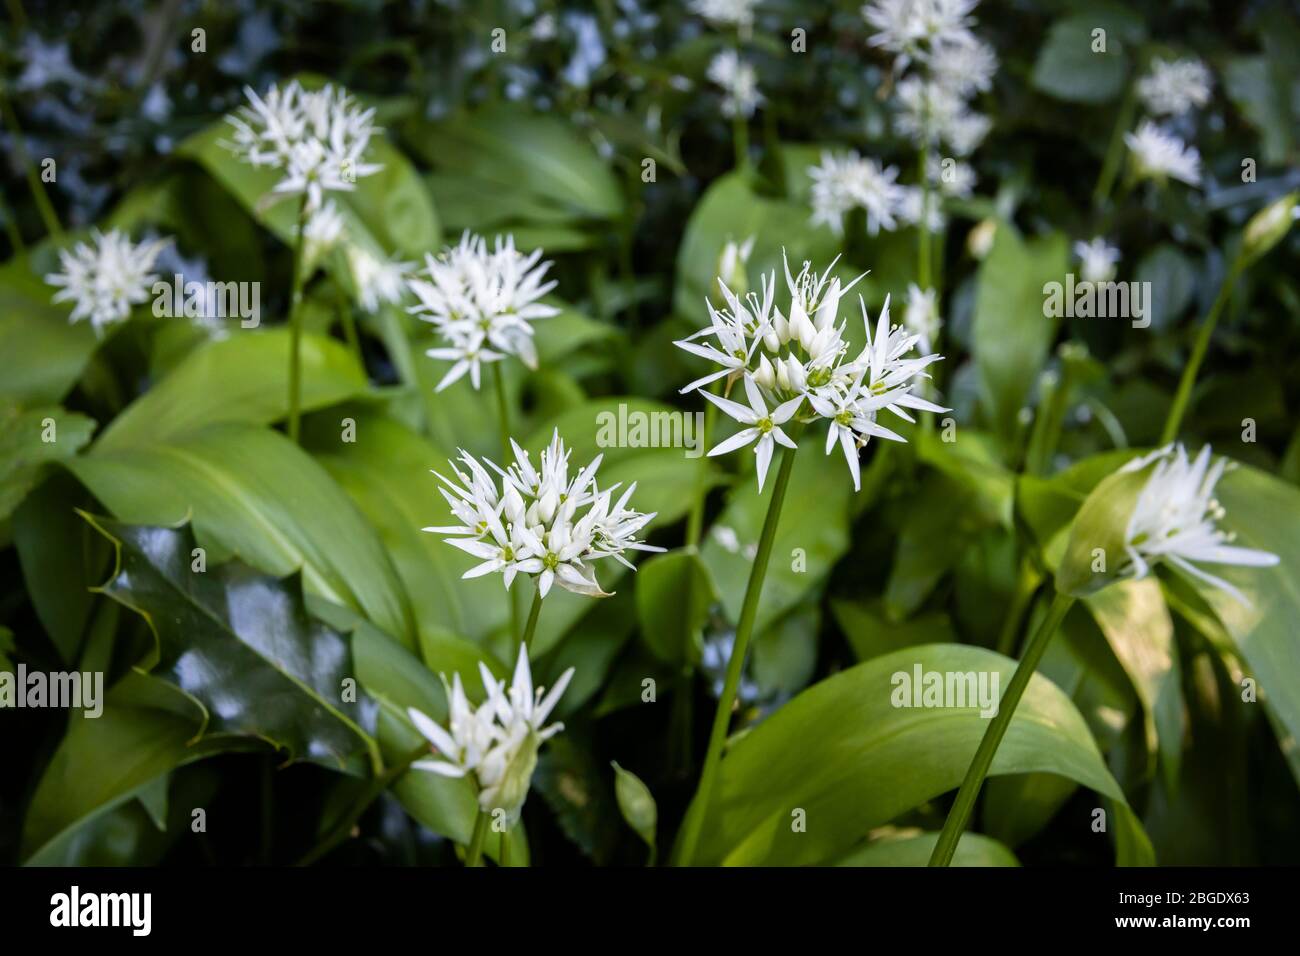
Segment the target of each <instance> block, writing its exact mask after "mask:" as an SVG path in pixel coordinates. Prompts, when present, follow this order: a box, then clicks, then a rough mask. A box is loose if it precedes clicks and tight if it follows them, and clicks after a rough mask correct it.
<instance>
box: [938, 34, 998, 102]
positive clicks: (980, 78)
mask: <svg viewBox="0 0 1300 956" xmlns="http://www.w3.org/2000/svg"><path fill="white" fill-rule="evenodd" d="M925 62H926V66H928V67H929V69H930V75H931V76H932V77H933V78H934V81H935V82H936V83H938V84H939V85H940V86H942V87H945V88H946V89H948V90H949V91H951V92H952V93H953V94H954V95H956V96H959V97H961V98H962V99H969V98H970V97H972V96H974V95H975V94H976V93H987V92H988V91H989V90H990V89H992V88H993V77H994V75H995V74H996V73H997V71H998V55H997V54H996V53H995V52H994V51H993V48H992V47H991V46H989V45H988V44H987V43H985V42H984V41H983V40H979V39H977V38H976V37H975V36H974V35H973V34H970V33H966V34H963V35H960V36H958V37H954V38H953V39H950V40H941V41H939V42H938V43H936V44H934V46H932V47H931V50H930V55H929V56H928V57H927V58H926V61H925Z"/></svg>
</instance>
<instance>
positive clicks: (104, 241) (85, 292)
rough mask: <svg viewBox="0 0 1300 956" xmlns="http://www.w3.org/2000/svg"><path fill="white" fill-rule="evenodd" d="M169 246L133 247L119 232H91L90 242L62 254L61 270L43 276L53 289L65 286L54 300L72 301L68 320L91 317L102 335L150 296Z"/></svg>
mask: <svg viewBox="0 0 1300 956" xmlns="http://www.w3.org/2000/svg"><path fill="white" fill-rule="evenodd" d="M170 242H171V239H155V240H152V241H149V242H141V243H133V242H131V240H130V238H128V237H127V235H126V234H125V233H122V232H119V231H118V230H116V229H110V230H109V231H108V232H107V233H101V232H99V230H93V231H92V232H91V234H90V242H88V243H87V242H79V243H77V244H76V246H74V247H73V248H72V249H70V250H69V249H62V250H60V251H59V264H60V265H61V266H62V267H63V268H62V271H60V272H53V273H50V274H49V275H47V276H46V277H45V281H46V282H47V283H49V284H50V285H53V286H60V287H61V288H60V289H59V291H58V292H56V293H55V294H54V298H53V301H55V302H71V303H73V308H72V314H71V315H70V316H69V321H70V322H80V321H81V320H82V319H90V324H91V325H92V326H94V329H95V332H96V334H99V333H102V331H103V329H104V326H106V325H109V324H110V323H112V322H120V321H122V320H123V319H125V318H127V317H128V316H129V315H130V314H131V307H132V306H133V305H139V304H140V303H141V302H144V301H146V300H147V299H148V298H149V293H150V290H151V289H152V288H153V284H154V282H155V280H157V278H158V276H156V275H155V274H153V273H152V272H150V271H149V270H151V269H152V268H153V267H154V263H155V262H156V261H157V259H158V254H159V253H160V252H162V250H163V248H164V247H165V246H167V244H168V243H170Z"/></svg>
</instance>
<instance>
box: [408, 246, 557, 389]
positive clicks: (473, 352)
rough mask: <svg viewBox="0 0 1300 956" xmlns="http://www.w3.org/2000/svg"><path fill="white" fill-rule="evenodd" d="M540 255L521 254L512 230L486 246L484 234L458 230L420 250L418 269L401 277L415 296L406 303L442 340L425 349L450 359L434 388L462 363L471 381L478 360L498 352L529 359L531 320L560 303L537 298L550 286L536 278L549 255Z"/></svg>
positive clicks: (532, 355)
mask: <svg viewBox="0 0 1300 956" xmlns="http://www.w3.org/2000/svg"><path fill="white" fill-rule="evenodd" d="M541 256H542V250H540V249H535V250H534V251H533V252H532V253H531V254H530V255H527V256H525V255H523V254H522V253H521V252H519V250H517V249H516V248H515V242H514V237H513V236H507V237H505V238H502V237H497V240H496V244H495V247H494V248H493V250H492V251H490V252H489V251H488V247H487V241H486V240H484V239H483V238H482V237H480V236H475V235H473V234H472V233H469V232H466V233H465V234H464V235H463V236H462V237H461V241H460V244H459V245H456V246H452V247H450V248H448V249H446V250H444V251H443V253H442V254H441V255H439V256H437V257H434V256H426V257H425V270H424V272H422V273H420V275H419V276H418V277H416V278H413V279H410V280H409V284H410V288H411V291H412V292H414V293H415V296H416V299H417V300H418V302H417V304H416V305H414V306H411V307H410V308H409V309H408V310H407V311H409V312H411V313H412V314H414V315H415V316H417V317H418V318H420V319H423V320H424V321H426V322H430V323H432V324H433V325H434V327H435V328H436V329H437V330H438V332H439V334H440V335H441V336H442V337H443V338H444V339H445V340H446V343H447V344H446V345H445V346H442V347H439V348H434V349H429V351H428V352H427V353H426V354H428V355H429V356H431V357H433V358H437V359H442V360H445V361H453V362H455V363H456V364H455V365H453V367H452V369H451V370H450V371H449V372H448V373H447V374H446V375H445V376H444V377H443V379H442V381H441V382H439V383H438V387H437V390H438V391H442V390H443V389H444V388H446V387H447V386H449V385H451V384H452V383H453V382H455V381H456V380H457V379H459V378H460V377H461V376H463V375H464V374H465V372H467V371H468V372H470V373H471V374H470V379H471V381H472V383H473V385H474V387H475V388H478V387H479V382H480V379H479V374H478V367H479V363H480V362H492V361H497V360H499V359H501V358H503V357H504V356H506V355H514V356H517V357H518V358H519V359H520V360H521V361H522V362H523V363H524V364H525V365H527V366H528V367H529V368H536V367H537V349H536V346H535V345H534V344H533V328H532V323H533V322H535V321H537V320H538V319H546V318H550V317H551V316H553V315H558V314H559V311H560V310H559V309H557V308H555V307H554V306H550V305H546V304H545V303H543V302H539V301H538V300H539V299H541V297H542V296H544V295H546V294H547V293H548V292H550V291H551V290H552V289H553V288H555V282H554V281H550V282H546V281H544V279H545V277H546V272H547V270H548V269H549V268H550V267H551V263H550V262H542V263H540V264H538V260H540V259H541Z"/></svg>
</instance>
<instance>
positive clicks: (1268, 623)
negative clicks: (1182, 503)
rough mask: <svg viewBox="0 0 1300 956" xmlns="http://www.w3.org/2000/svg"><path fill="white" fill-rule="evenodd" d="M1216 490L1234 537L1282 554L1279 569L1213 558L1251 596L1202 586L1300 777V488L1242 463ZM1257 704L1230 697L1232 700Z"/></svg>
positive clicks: (1223, 524)
mask: <svg viewBox="0 0 1300 956" xmlns="http://www.w3.org/2000/svg"><path fill="white" fill-rule="evenodd" d="M1215 497H1216V498H1217V499H1218V501H1219V503H1220V504H1222V505H1223V508H1224V510H1225V512H1226V516H1225V517H1224V518H1223V519H1222V520H1221V521H1220V522H1219V524H1220V526H1221V527H1222V528H1224V529H1225V530H1227V531H1230V532H1232V533H1234V534H1235V535H1236V540H1235V542H1234V544H1237V545H1240V546H1241V547H1246V548H1260V549H1262V550H1265V551H1270V552H1272V553H1273V554H1276V555H1277V556H1278V557H1279V558H1280V559H1281V560H1280V563H1279V564H1278V565H1277V566H1275V567H1271V568H1250V567H1234V566H1229V565H1206V569H1207V570H1209V571H1210V572H1212V573H1213V574H1215V575H1217V576H1219V577H1222V578H1223V579H1224V580H1225V581H1227V582H1228V583H1230V584H1232V585H1233V586H1235V587H1236V588H1237V589H1238V590H1240V591H1241V592H1242V593H1243V594H1244V595H1245V596H1246V598H1247V600H1248V601H1249V602H1250V603H1249V604H1248V605H1247V604H1241V603H1240V602H1238V601H1236V600H1235V599H1234V598H1233V597H1232V596H1231V595H1229V594H1226V593H1225V592H1223V591H1222V590H1219V589H1217V588H1214V587H1212V586H1210V585H1207V584H1205V583H1203V582H1194V583H1195V585H1196V589H1197V590H1198V591H1199V592H1200V594H1201V596H1202V597H1203V598H1204V599H1205V601H1206V602H1207V603H1208V604H1209V605H1210V607H1211V608H1213V609H1214V612H1215V614H1217V615H1218V617H1219V620H1221V621H1222V622H1223V626H1224V627H1225V628H1226V629H1227V632H1228V634H1229V635H1231V637H1232V640H1233V642H1234V643H1235V644H1236V646H1237V649H1238V650H1239V651H1240V652H1241V656H1242V657H1243V658H1244V659H1245V661H1246V663H1247V664H1248V665H1249V668H1250V670H1251V672H1252V673H1253V674H1254V676H1255V678H1256V680H1257V681H1258V684H1259V700H1260V701H1261V702H1262V703H1263V705H1264V711H1265V713H1267V714H1268V716H1269V719H1270V721H1271V722H1272V724H1273V729H1274V731H1275V732H1276V733H1277V739H1278V743H1279V745H1280V746H1281V748H1282V754H1283V756H1285V757H1286V759H1287V761H1288V762H1289V763H1290V765H1291V770H1292V773H1293V774H1295V776H1296V779H1297V781H1300V743H1297V741H1298V740H1300V686H1297V684H1296V680H1295V675H1296V669H1297V666H1300V490H1297V489H1296V488H1295V487H1293V486H1292V485H1289V484H1287V483H1286V482H1283V481H1280V480H1278V479H1277V478H1274V477H1272V476H1271V475H1268V474H1266V473H1265V472H1262V471H1259V470H1258V469H1255V468H1249V467H1246V466H1244V465H1243V466H1239V467H1237V468H1235V469H1233V470H1230V471H1229V472H1228V473H1227V474H1226V475H1225V476H1224V477H1223V479H1222V480H1221V481H1220V482H1219V485H1218V487H1217V489H1216V490H1215ZM1234 705H1238V706H1251V705H1249V704H1239V703H1237V704H1234V703H1229V704H1228V705H1226V706H1234Z"/></svg>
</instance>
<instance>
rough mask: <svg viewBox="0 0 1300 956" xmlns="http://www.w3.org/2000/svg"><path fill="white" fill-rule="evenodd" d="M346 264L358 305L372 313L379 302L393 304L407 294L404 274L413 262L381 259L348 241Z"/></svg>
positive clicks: (412, 266) (380, 303)
mask: <svg viewBox="0 0 1300 956" xmlns="http://www.w3.org/2000/svg"><path fill="white" fill-rule="evenodd" d="M348 268H349V270H350V271H351V273H352V283H353V285H355V286H356V290H357V298H358V300H360V302H361V308H363V309H365V310H366V311H367V312H371V313H374V312H378V311H379V307H380V306H381V305H385V304H388V305H396V304H397V303H399V302H401V301H402V299H403V298H405V297H406V290H407V276H408V275H409V274H410V272H411V270H412V269H414V268H415V264H414V263H412V262H401V261H397V260H391V259H380V258H379V257H378V256H374V255H371V254H370V253H369V252H367V251H366V250H365V249H362V248H361V247H360V246H355V245H349V246H348Z"/></svg>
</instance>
